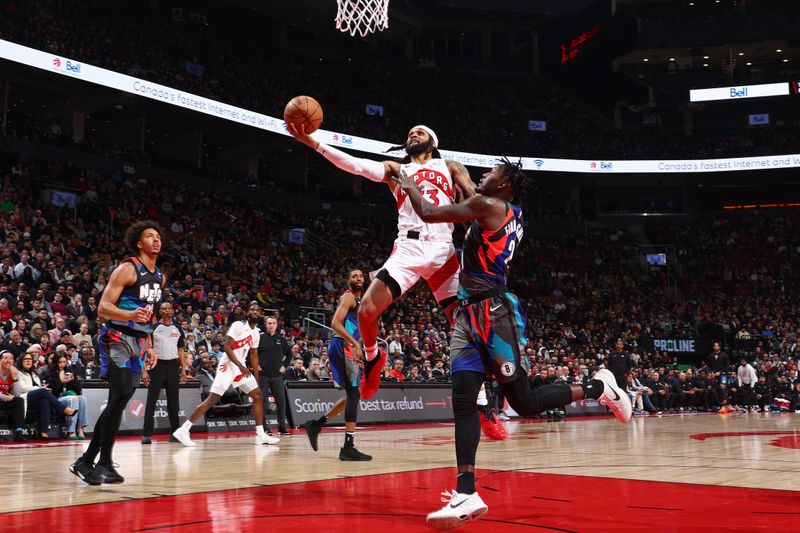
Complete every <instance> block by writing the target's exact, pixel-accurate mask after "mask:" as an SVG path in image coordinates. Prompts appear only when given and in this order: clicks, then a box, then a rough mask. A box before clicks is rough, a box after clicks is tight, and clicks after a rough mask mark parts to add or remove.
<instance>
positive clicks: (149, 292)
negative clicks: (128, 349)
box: [109, 257, 164, 337]
mask: <svg viewBox="0 0 800 533" xmlns="http://www.w3.org/2000/svg"><path fill="white" fill-rule="evenodd" d="M123 263H132V264H133V266H134V268H135V269H136V283H134V284H133V285H130V286H128V287H125V289H124V290H123V291H122V294H120V296H119V300H118V301H117V302H116V304H117V307H119V308H120V309H124V310H126V311H133V310H135V309H138V308H140V307H146V308H147V309H148V310H149V311H150V320H148V321H147V322H134V321H132V320H127V321H123V320H109V324H110V325H111V326H112V327H114V328H115V329H118V330H120V331H122V332H124V333H128V334H130V335H133V336H134V337H146V336H147V335H149V334H151V333H153V331H154V330H155V329H156V325H157V322H156V316H155V313H154V312H153V311H154V309H153V308H154V307H155V305H156V304H157V303H159V302H160V301H161V295H162V284H163V279H164V278H163V276H162V275H161V271H160V270H159V269H158V268H156V269H155V270H154V271H152V272H150V271H149V270H147V267H146V266H144V265H143V264H142V262H141V261H139V258H138V257H129V258H128V259H125V260H124V261H123Z"/></svg>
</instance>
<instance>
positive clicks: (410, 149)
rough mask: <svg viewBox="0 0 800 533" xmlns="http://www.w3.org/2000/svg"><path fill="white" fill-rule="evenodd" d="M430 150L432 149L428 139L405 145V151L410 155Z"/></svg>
mask: <svg viewBox="0 0 800 533" xmlns="http://www.w3.org/2000/svg"><path fill="white" fill-rule="evenodd" d="M430 151H432V150H431V141H430V140H428V142H424V143H417V144H412V145H411V146H408V145H406V153H407V154H408V155H410V156H411V157H414V156H415V155H422V154H424V153H426V152H430Z"/></svg>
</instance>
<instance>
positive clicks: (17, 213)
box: [0, 154, 800, 438]
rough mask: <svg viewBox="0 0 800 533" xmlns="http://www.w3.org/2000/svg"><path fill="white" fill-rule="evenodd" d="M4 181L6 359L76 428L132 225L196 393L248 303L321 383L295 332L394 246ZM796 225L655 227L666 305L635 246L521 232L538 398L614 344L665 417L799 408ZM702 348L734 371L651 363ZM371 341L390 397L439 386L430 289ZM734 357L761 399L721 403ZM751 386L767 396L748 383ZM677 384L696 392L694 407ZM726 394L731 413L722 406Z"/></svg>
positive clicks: (1, 307) (315, 339)
mask: <svg viewBox="0 0 800 533" xmlns="http://www.w3.org/2000/svg"><path fill="white" fill-rule="evenodd" d="M6 155H7V159H9V158H11V156H10V155H8V154H6ZM2 170H3V178H2V181H1V182H0V187H1V188H0V324H1V325H2V330H3V339H2V342H1V343H0V344H1V345H0V349H3V350H8V351H10V352H11V354H12V355H13V357H14V358H15V359H16V360H17V364H18V365H22V364H23V363H24V362H25V361H26V360H30V361H31V366H32V367H33V368H35V369H36V371H37V372H35V374H36V378H38V379H39V385H36V384H35V381H34V380H33V379H32V380H31V384H30V386H31V387H36V386H40V385H42V384H47V385H48V386H49V387H50V389H52V390H53V391H56V390H58V391H60V393H59V394H63V395H64V396H62V397H66V398H67V401H68V403H69V405H71V406H72V408H75V409H78V410H79V412H80V411H81V410H82V411H83V412H84V413H85V412H86V410H85V409H79V406H80V401H81V400H80V382H81V381H82V380H85V379H96V378H97V374H98V372H97V370H98V369H97V366H96V365H97V363H96V334H97V331H98V313H97V305H98V302H99V299H100V296H101V293H102V291H103V289H104V288H105V284H106V282H107V279H108V276H109V275H110V272H111V271H112V270H113V268H114V267H115V266H116V265H117V264H119V261H120V260H121V259H123V258H124V257H126V255H127V254H128V253H129V252H127V251H126V250H125V249H124V247H123V245H122V240H121V238H120V236H121V233H122V232H123V231H124V229H125V227H126V226H127V225H128V224H129V223H130V222H132V221H134V220H138V219H141V218H152V219H155V220H158V221H160V222H161V223H162V224H163V226H164V227H165V228H166V229H167V235H166V236H165V237H166V238H165V244H164V247H163V252H162V258H161V261H160V265H161V268H162V270H163V271H164V272H165V274H166V275H167V276H168V280H169V281H168V290H167V291H166V298H167V300H169V301H171V302H172V304H173V306H174V308H175V310H176V315H175V321H176V324H177V325H178V326H179V327H180V328H181V329H182V330H183V331H184V334H185V338H186V346H187V350H188V352H189V354H190V356H191V358H192V364H191V365H189V367H190V375H189V376H188V378H189V379H192V378H197V377H198V376H200V375H206V377H208V376H210V375H213V373H214V372H215V367H216V361H217V359H218V358H219V356H220V353H221V352H220V350H221V348H222V346H223V345H224V336H225V331H226V328H227V326H228V324H230V323H231V321H233V320H239V319H242V318H244V310H243V308H242V306H241V305H240V302H249V301H250V300H252V299H255V300H257V301H259V302H260V303H261V304H262V306H263V307H264V308H265V309H266V310H267V312H268V313H278V316H279V331H280V333H281V334H282V335H284V336H285V337H286V338H287V339H288V340H289V342H290V343H291V344H292V351H293V354H294V357H295V361H293V362H292V364H291V366H290V368H287V369H286V371H285V376H286V379H291V380H316V379H321V380H324V379H328V378H329V376H330V369H329V362H328V357H327V341H328V333H327V330H325V329H324V328H319V327H314V325H313V324H312V323H304V322H303V320H302V319H303V318H304V316H305V312H306V311H309V310H311V311H314V312H317V313H320V314H321V315H322V316H325V317H326V319H325V320H326V321H328V320H329V319H330V315H331V313H332V311H333V309H334V307H335V305H336V301H337V298H338V295H339V294H340V292H341V290H342V284H341V280H344V279H345V278H346V275H347V273H348V272H349V270H350V269H352V268H356V267H357V268H360V269H362V270H363V271H365V272H369V271H371V270H374V269H376V268H377V267H379V266H380V265H381V264H382V262H383V261H384V259H385V257H386V255H387V254H388V252H389V250H390V248H391V242H392V240H393V239H394V233H395V231H396V230H395V227H394V224H393V223H390V222H387V223H385V224H375V223H374V221H371V220H365V219H355V218H353V219H346V218H343V217H340V216H336V215H333V214H329V215H313V216H312V215H302V214H298V213H293V212H291V211H286V210H277V209H275V208H272V207H270V206H265V205H263V204H262V203H260V202H258V201H257V200H250V201H247V200H242V199H233V198H228V197H224V196H222V195H216V196H211V195H193V196H192V197H191V198H189V197H187V195H186V194H185V190H183V189H182V188H181V187H180V186H177V185H175V184H171V183H168V182H162V181H157V180H148V179H146V178H144V177H138V176H137V177H133V176H128V177H125V176H110V177H109V176H106V175H103V174H101V173H99V172H93V171H86V170H81V169H79V168H75V167H71V166H69V165H67V164H64V163H59V162H56V161H47V162H37V161H29V162H24V163H20V162H14V163H13V164H9V165H8V166H7V167H6V168H4V169H2ZM52 186H61V187H69V188H71V189H74V190H77V191H80V195H79V201H78V204H77V206H76V208H75V209H71V208H59V207H55V206H53V205H50V204H47V203H45V202H44V201H43V200H42V198H43V196H42V193H43V191H46V190H47V189H48V187H52ZM200 214H202V216H200ZM798 221H800V217H798V216H797V215H795V214H792V213H791V212H782V213H775V214H772V215H770V213H769V212H763V213H759V214H750V213H732V214H728V215H724V216H723V215H716V216H713V217H709V218H708V219H702V220H699V221H696V222H693V223H691V224H689V225H686V226H680V225H672V224H659V225H653V226H650V227H648V232H649V234H650V235H651V237H652V240H653V242H659V243H671V244H672V246H673V247H674V249H675V250H676V260H675V261H673V262H672V263H673V264H674V266H673V267H671V268H676V269H679V272H678V275H679V276H680V277H681V287H682V291H683V292H684V294H683V295H680V296H681V297H678V298H675V294H674V293H671V292H670V291H668V290H665V287H666V276H667V275H668V273H667V271H666V270H665V269H664V268H648V269H643V268H642V267H641V266H639V264H638V263H637V262H633V263H632V262H631V261H630V258H629V255H628V250H629V249H630V248H632V247H633V246H634V244H635V239H634V237H633V236H632V235H631V234H630V233H629V232H628V231H626V230H624V229H620V228H596V229H592V230H590V231H589V232H587V233H586V234H581V235H570V236H561V237H546V236H539V235H536V234H535V231H532V232H528V233H527V234H526V240H525V241H524V246H523V247H522V248H521V249H520V250H519V251H518V253H517V254H516V256H515V259H514V263H513V264H512V265H511V268H512V275H511V281H512V283H511V288H512V289H513V290H514V291H515V292H516V293H517V294H518V295H519V297H520V299H521V301H522V303H523V305H524V307H525V310H526V314H527V316H528V328H527V331H526V336H527V345H526V347H525V350H526V356H527V357H528V358H529V361H530V363H531V366H532V371H531V382H532V384H534V385H538V384H540V383H541V382H550V381H552V380H556V379H562V380H567V381H570V380H572V381H571V382H574V381H575V380H583V379H586V378H587V377H588V376H591V373H592V372H593V371H595V370H596V369H598V368H599V367H600V365H602V364H605V361H606V359H607V357H608V354H609V347H610V344H611V343H613V342H614V341H615V340H616V339H622V340H623V341H624V342H625V343H626V345H627V346H628V349H629V350H630V351H631V353H632V359H633V360H634V362H635V365H634V368H635V373H633V375H632V378H631V379H632V380H633V381H639V382H640V385H635V387H640V388H639V391H640V392H641V391H644V390H645V389H647V390H650V391H651V392H652V395H653V398H652V399H650V400H649V401H650V402H651V403H652V406H653V407H655V408H657V409H659V410H662V411H663V410H668V409H678V410H680V409H697V408H706V407H707V408H711V407H712V406H717V407H726V406H727V405H729V404H734V403H735V404H736V405H740V406H743V407H747V408H750V407H751V406H753V405H761V404H759V403H758V400H761V399H762V398H765V397H769V398H771V399H781V394H783V395H784V396H786V398H784V399H785V400H786V401H787V402H788V403H787V404H786V406H787V407H789V408H792V409H796V408H797V398H796V396H794V392H796V389H797V388H796V386H795V385H794V381H793V380H794V379H795V377H794V376H796V374H793V371H795V370H796V363H795V358H796V352H797V348H798V345H797V334H798V332H799V330H798V309H797V306H796V303H795V302H793V300H792V298H791V295H792V294H795V293H796V290H797V288H798V287H797V279H798V277H797V275H796V274H797V273H796V272H795V265H796V264H798V262H797V255H798V253H800V243H799V242H798V240H797V232H796V231H794V230H795V228H796V227H797V224H798ZM285 225H290V226H291V227H303V228H306V229H307V231H308V232H309V233H310V234H317V235H322V236H324V237H325V238H326V239H328V240H329V241H330V242H332V243H336V246H335V247H334V248H332V249H329V250H326V251H325V252H324V253H322V254H318V255H314V254H313V253H311V252H310V251H309V250H308V249H306V248H304V247H303V246H302V245H299V244H292V243H290V242H288V240H287V239H286V238H285V235H281V233H280V232H279V231H276V228H280V227H285ZM721 258H724V260H722V259H721ZM304 308H307V309H304ZM703 333H705V334H707V335H710V336H713V338H716V339H721V340H723V339H724V344H725V347H726V349H727V350H728V351H730V352H731V354H732V358H731V360H730V364H728V365H725V366H723V367H722V368H707V366H708V364H710V362H709V361H708V360H706V362H705V363H701V362H699V361H697V362H696V363H697V364H695V365H693V366H691V367H690V368H689V370H687V371H685V372H683V373H684V376H683V377H681V373H682V372H681V370H679V368H678V366H677V365H678V361H677V359H676V358H674V357H672V356H671V355H670V354H668V353H664V352H660V351H658V350H653V349H652V348H651V347H652V346H653V342H652V341H653V339H659V338H690V337H696V336H698V335H699V334H703ZM381 336H382V337H383V338H385V340H386V343H387V345H386V348H387V350H388V352H389V355H390V357H389V361H388V362H387V366H386V367H385V368H384V371H383V377H384V379H385V380H390V381H411V382H427V381H446V380H447V379H448V371H449V350H448V336H449V324H448V323H447V321H446V319H445V318H444V315H443V313H442V312H441V310H439V309H437V308H436V304H435V302H434V300H433V299H432V297H431V295H430V292H429V291H428V289H427V287H424V284H421V286H420V287H418V288H415V289H413V290H412V291H410V292H409V293H407V294H406V295H404V297H403V298H402V299H401V300H399V301H398V302H397V303H396V304H395V305H393V306H392V307H391V308H390V309H389V310H388V311H387V313H385V314H384V316H383V317H382V325H381ZM740 357H745V359H746V361H750V362H751V364H753V365H754V367H753V368H754V370H755V375H756V376H757V377H756V378H755V379H748V382H749V383H751V384H752V385H753V389H754V390H753V395H754V396H751V395H749V393H747V394H745V393H743V392H742V388H741V387H740V386H739V387H733V386H731V383H732V382H733V381H736V383H737V385H740V384H739V383H738V379H740V376H739V374H738V373H737V374H735V375H734V374H731V373H735V372H737V367H736V365H737V364H739V363H740V360H739V358H740ZM26 358H27V359H26ZM701 370H703V371H704V372H701ZM712 370H713V377H712ZM761 376H764V378H765V380H764V382H763V383H759V384H757V383H753V381H757V380H760V378H761ZM746 377H747V378H749V376H746ZM36 378H34V379H36ZM703 380H706V381H708V382H709V383H710V385H709V386H710V387H712V388H714V387H715V385H714V384H716V388H714V391H715V392H713V393H711V392H708V391H710V390H711V389H707V388H706V387H701V386H700V385H702V384H703V383H705V381H703ZM685 382H686V383H689V384H691V385H692V387H695V388H698V389H703V390H705V391H706V392H705V393H703V394H698V395H697V396H695V395H694V394H696V391H689V389H686V388H684V383H685ZM726 382H727V383H726ZM659 383H660V384H661V385H658V384H659ZM676 383H677V384H676ZM787 383H788V386H789V387H790V389H791V390H790V392H791V394H789V393H786V391H785V390H784V389H785V388H786V387H787ZM698 384H699V385H698ZM723 384H725V387H723V386H722V385H723ZM662 386H663V387H662ZM687 387H688V386H687ZM764 387H767V388H768V389H769V390H767V389H764ZM633 388H634V387H632V390H633ZM725 388H727V389H728V391H727V392H726V394H727V396H725V397H724V398H723V399H724V401H725V402H726V403H725V404H724V405H723V404H720V402H722V401H723V399H720V398H721V396H720V393H719V390H720V389H725ZM756 388H758V389H759V390H761V391H762V392H760V393H759V392H756V390H755V389H756ZM733 389H736V390H733ZM69 390H72V393H70V392H68V391H69ZM662 390H663V391H664V392H663V393H662V392H660V391H662ZM781 391H783V392H781ZM645 393H646V391H645ZM765 393H766V396H765ZM646 394H647V395H648V396H650V393H646ZM743 394H745V395H744V396H743ZM759 394H760V395H761V398H758V395H759ZM639 396H640V397H641V396H643V395H642V394H640V395H639ZM701 397H702V401H701V400H700V398H701ZM754 402H755V403H754ZM642 403H643V404H644V401H643V400H642ZM762 403H763V402H762ZM761 406H762V407H766V405H761ZM644 407H645V406H644V405H643V409H644ZM59 410H60V412H61V413H63V411H64V409H57V413H58V412H59ZM76 418H77V417H76ZM82 423H85V421H84V422H82V421H81V420H80V419H77V420H74V421H72V422H71V427H70V428H69V434H70V436H73V437H74V438H80V436H81V435H82V426H81V424H82Z"/></svg>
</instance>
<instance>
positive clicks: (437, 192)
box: [394, 159, 456, 236]
mask: <svg viewBox="0 0 800 533" xmlns="http://www.w3.org/2000/svg"><path fill="white" fill-rule="evenodd" d="M400 168H401V169H402V170H403V171H405V173H406V175H408V176H410V177H411V178H412V179H413V180H414V181H415V182H416V184H417V185H418V186H419V187H420V189H421V190H422V196H423V197H424V198H425V200H427V201H428V202H430V203H432V204H433V205H450V204H452V203H453V202H455V197H456V191H455V188H454V187H453V178H452V176H450V170H448V168H447V163H445V161H444V159H431V160H430V161H428V162H427V163H425V164H424V165H420V164H417V163H408V164H405V165H400ZM394 196H395V198H396V199H397V229H398V231H399V234H400V235H401V236H404V235H405V233H406V232H407V231H418V232H420V235H426V234H439V235H452V233H453V224H451V223H449V222H448V223H444V222H440V223H435V224H431V223H426V222H423V221H422V219H421V218H419V215H417V213H416V212H415V211H414V208H413V207H412V206H411V202H409V201H407V199H408V195H407V194H406V193H405V192H403V191H402V190H401V189H400V187H396V188H395V191H394Z"/></svg>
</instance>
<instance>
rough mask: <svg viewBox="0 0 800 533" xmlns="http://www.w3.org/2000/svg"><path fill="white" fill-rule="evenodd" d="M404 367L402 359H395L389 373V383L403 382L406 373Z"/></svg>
mask: <svg viewBox="0 0 800 533" xmlns="http://www.w3.org/2000/svg"><path fill="white" fill-rule="evenodd" d="M404 367H405V362H404V361H403V360H402V359H400V358H398V359H395V360H394V364H393V365H392V370H391V371H390V372H389V379H390V381H405V379H406V373H405V369H404Z"/></svg>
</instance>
